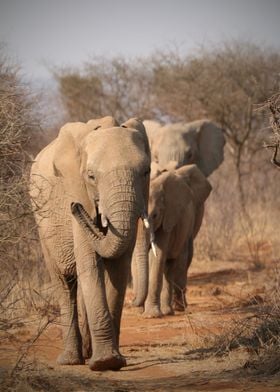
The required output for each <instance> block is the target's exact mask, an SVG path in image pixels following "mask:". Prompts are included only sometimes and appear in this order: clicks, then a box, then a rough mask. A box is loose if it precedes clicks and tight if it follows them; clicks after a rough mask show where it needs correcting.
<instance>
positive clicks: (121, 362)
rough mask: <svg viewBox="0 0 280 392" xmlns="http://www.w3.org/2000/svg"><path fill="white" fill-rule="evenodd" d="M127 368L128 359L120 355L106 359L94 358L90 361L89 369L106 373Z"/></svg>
mask: <svg viewBox="0 0 280 392" xmlns="http://www.w3.org/2000/svg"><path fill="white" fill-rule="evenodd" d="M124 366H126V359H125V358H124V357H123V356H122V355H120V354H117V355H113V354H112V355H111V356H108V357H105V358H95V357H92V358H91V359H90V361H89V368H90V369H91V370H93V371H99V372H100V371H101V372H102V371H105V370H120V369H121V368H122V367H124Z"/></svg>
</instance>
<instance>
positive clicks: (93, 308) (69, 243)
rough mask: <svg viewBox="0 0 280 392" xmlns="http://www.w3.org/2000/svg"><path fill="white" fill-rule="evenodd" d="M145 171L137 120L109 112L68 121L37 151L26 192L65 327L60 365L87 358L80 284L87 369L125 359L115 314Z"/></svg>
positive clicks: (142, 202) (143, 195)
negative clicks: (80, 320)
mask: <svg viewBox="0 0 280 392" xmlns="http://www.w3.org/2000/svg"><path fill="white" fill-rule="evenodd" d="M149 173H150V152H149V146H148V141H147V136H146V133H145V128H144V126H143V124H142V123H141V122H140V121H138V120H137V119H131V120H129V121H128V122H126V123H124V124H122V125H121V126H118V124H117V123H116V121H115V120H114V119H113V118H112V117H105V118H103V119H99V120H91V121H89V122H88V123H86V124H85V123H69V124H66V125H65V126H63V127H62V128H61V130H60V132H59V135H58V137H57V138H56V139H55V140H54V141H53V142H52V143H50V144H49V145H48V146H47V147H46V148H45V149H43V150H42V151H41V153H40V154H39V155H38V156H37V157H36V160H35V163H34V164H33V166H32V170H31V186H30V188H31V191H30V194H31V199H32V204H33V208H34V213H35V217H36V221H37V223H38V229H39V235H40V240H41V245H42V249H43V253H44V257H45V261H46V264H47V267H48V269H49V272H50V274H51V278H52V281H53V284H54V287H55V291H56V294H57V296H58V299H59V303H60V309H61V317H62V325H63V326H64V332H63V339H64V350H63V352H62V353H61V355H60V356H59V357H58V363H59V364H62V365H73V364H81V363H84V358H83V353H82V338H81V332H80V329H79V324H78V314H77V284H78V285H79V290H80V291H81V294H82V301H81V302H82V305H83V306H82V307H83V309H84V310H85V318H86V320H87V324H88V328H89V332H90V336H91V343H92V349H93V350H92V351H93V355H92V357H91V358H90V361H89V366H90V368H91V369H92V370H107V369H120V368H121V367H122V366H125V359H124V357H123V356H122V355H121V354H120V352H119V332H120V319H121V314H122V307H123V302H124V295H125V289H126V283H127V276H128V272H129V268H130V260H131V254H132V250H133V246H134V243H135V237H136V226H137V222H138V221H139V217H140V216H143V215H144V214H145V211H146V208H147V203H148V189H149ZM140 226H141V225H139V224H138V232H139V231H140V232H141V227H140ZM142 230H144V229H143V225H142ZM142 237H143V238H144V237H145V236H143V235H142Z"/></svg>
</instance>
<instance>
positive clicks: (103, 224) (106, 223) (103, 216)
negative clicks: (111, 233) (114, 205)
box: [101, 214, 108, 227]
mask: <svg viewBox="0 0 280 392" xmlns="http://www.w3.org/2000/svg"><path fill="white" fill-rule="evenodd" d="M101 224H102V227H107V226H108V220H107V218H106V216H105V215H103V214H101Z"/></svg>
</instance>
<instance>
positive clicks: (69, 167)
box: [53, 122, 90, 181]
mask: <svg viewBox="0 0 280 392" xmlns="http://www.w3.org/2000/svg"><path fill="white" fill-rule="evenodd" d="M89 132H90V129H89V127H87V124H84V123H79V122H75V123H67V124H65V125H64V126H63V127H62V128H61V129H60V131H59V134H58V137H57V139H56V146H55V152H54V157H53V169H54V175H55V176H57V177H64V178H67V177H69V175H71V178H72V180H73V181H74V178H76V179H77V178H79V177H80V153H79V145H80V143H81V141H82V140H83V139H84V138H85V136H86V135H87V134H88V133H89Z"/></svg>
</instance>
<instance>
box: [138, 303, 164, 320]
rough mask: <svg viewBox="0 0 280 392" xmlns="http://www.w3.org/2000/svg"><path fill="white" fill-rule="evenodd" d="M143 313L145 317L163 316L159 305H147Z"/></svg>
mask: <svg viewBox="0 0 280 392" xmlns="http://www.w3.org/2000/svg"><path fill="white" fill-rule="evenodd" d="M142 315H143V317H144V318H161V317H162V316H163V314H162V312H161V310H160V309H159V308H158V307H157V306H153V307H148V308H147V307H146V308H145V311H144V313H142Z"/></svg>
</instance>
